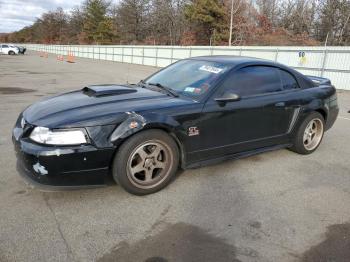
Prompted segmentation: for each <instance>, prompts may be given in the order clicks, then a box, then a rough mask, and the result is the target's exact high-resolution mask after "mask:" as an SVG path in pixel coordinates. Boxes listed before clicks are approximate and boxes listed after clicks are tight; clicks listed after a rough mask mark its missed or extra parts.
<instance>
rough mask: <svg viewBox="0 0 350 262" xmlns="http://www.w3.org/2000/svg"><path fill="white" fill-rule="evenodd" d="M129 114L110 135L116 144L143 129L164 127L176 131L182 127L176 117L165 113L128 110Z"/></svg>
mask: <svg viewBox="0 0 350 262" xmlns="http://www.w3.org/2000/svg"><path fill="white" fill-rule="evenodd" d="M127 114H128V117H127V118H126V119H125V120H124V121H123V122H122V123H120V124H119V125H118V127H117V128H116V129H115V130H114V131H113V133H112V134H111V136H110V141H111V142H112V143H114V144H118V143H119V142H120V141H122V140H124V139H126V138H128V137H130V136H131V135H133V134H135V133H137V132H140V131H141V130H145V129H150V128H162V129H166V130H168V131H170V132H174V130H175V129H178V128H179V127H180V123H178V122H177V121H176V120H175V119H173V118H172V117H170V116H167V115H163V114H157V113H146V114H143V115H141V114H139V113H136V112H127Z"/></svg>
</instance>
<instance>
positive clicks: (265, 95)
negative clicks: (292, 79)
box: [195, 66, 298, 160]
mask: <svg viewBox="0 0 350 262" xmlns="http://www.w3.org/2000/svg"><path fill="white" fill-rule="evenodd" d="M226 93H231V94H232V93H234V94H237V95H239V96H240V99H239V100H238V101H234V102H227V103H218V102H217V101H215V98H217V97H222V96H225V94H226ZM288 97H289V95H288V92H284V91H283V90H282V84H281V79H280V75H279V72H278V69H277V68H274V67H267V66H250V67H245V68H242V69H239V70H238V71H234V72H232V73H231V74H230V75H229V76H228V77H227V78H226V80H225V81H224V82H223V83H222V85H221V86H220V87H219V89H218V90H217V92H216V93H215V94H214V96H213V97H212V98H210V99H209V100H208V101H207V103H206V104H205V106H204V109H203V118H202V119H203V121H202V122H201V123H200V127H199V128H200V130H201V146H202V150H201V151H200V152H198V154H197V156H196V157H195V158H197V159H200V160H206V159H211V158H216V157H222V156H225V155H232V154H235V153H240V152H244V151H249V150H254V149H258V148H262V147H268V146H273V145H277V144H282V143H286V142H287V133H288V128H289V124H290V122H291V119H292V115H293V112H294V107H293V105H294V104H296V103H298V102H297V101H294V100H291V101H290V100H289V98H288Z"/></svg>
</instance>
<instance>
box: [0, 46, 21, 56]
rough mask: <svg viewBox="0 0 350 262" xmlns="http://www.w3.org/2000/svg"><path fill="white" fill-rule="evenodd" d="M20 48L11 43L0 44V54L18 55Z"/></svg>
mask: <svg viewBox="0 0 350 262" xmlns="http://www.w3.org/2000/svg"><path fill="white" fill-rule="evenodd" d="M18 53H19V48H18V47H16V46H14V45H10V44H0V54H4V55H18Z"/></svg>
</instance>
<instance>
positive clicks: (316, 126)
mask: <svg viewBox="0 0 350 262" xmlns="http://www.w3.org/2000/svg"><path fill="white" fill-rule="evenodd" d="M322 136H323V122H322V121H321V120H320V119H318V118H315V119H312V120H311V121H310V122H309V124H308V125H307V126H306V128H305V131H304V136H303V142H304V146H305V149H306V150H309V151H311V150H314V149H315V148H316V147H317V146H318V145H319V144H320V142H321V140H322Z"/></svg>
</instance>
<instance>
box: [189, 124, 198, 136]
mask: <svg viewBox="0 0 350 262" xmlns="http://www.w3.org/2000/svg"><path fill="white" fill-rule="evenodd" d="M198 135H199V129H198V127H196V126H192V127H189V128H188V136H198Z"/></svg>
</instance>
